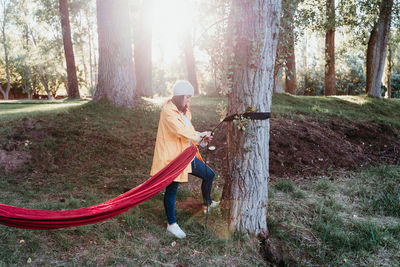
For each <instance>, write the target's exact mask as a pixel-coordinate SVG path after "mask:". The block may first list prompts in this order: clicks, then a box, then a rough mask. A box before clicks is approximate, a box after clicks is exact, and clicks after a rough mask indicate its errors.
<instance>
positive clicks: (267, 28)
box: [223, 0, 281, 234]
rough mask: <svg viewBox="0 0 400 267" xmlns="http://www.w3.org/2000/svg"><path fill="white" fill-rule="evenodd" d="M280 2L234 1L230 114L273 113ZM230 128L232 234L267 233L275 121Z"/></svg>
mask: <svg viewBox="0 0 400 267" xmlns="http://www.w3.org/2000/svg"><path fill="white" fill-rule="evenodd" d="M280 11H281V4H280V1H278V2H276V1H273V0H266V1H265V0H264V1H262V0H241V1H239V0H237V1H232V6H231V14H230V21H229V35H228V41H227V44H229V46H230V47H229V48H228V55H231V57H232V58H231V59H232V62H231V64H232V67H231V69H232V75H231V76H230V79H231V83H232V91H231V93H230V94H229V101H228V113H229V114H234V113H243V112H245V111H246V109H249V108H250V109H254V110H256V111H259V112H268V111H270V108H271V98H272V91H273V86H274V80H273V79H274V64H275V56H276V49H277V44H278V37H279V17H280ZM244 123H245V124H247V125H246V130H244V131H243V130H239V129H238V127H237V124H236V123H233V122H230V123H228V125H227V129H228V133H227V156H228V172H229V173H228V176H227V177H226V181H225V186H224V190H223V204H224V206H226V207H228V211H229V212H228V213H229V214H228V217H229V226H230V229H231V230H237V231H241V232H248V233H250V234H265V233H266V232H267V206H268V178H269V165H268V160H269V128H270V126H269V121H268V120H251V121H247V122H246V121H244Z"/></svg>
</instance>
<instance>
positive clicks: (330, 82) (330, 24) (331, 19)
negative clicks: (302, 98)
mask: <svg viewBox="0 0 400 267" xmlns="http://www.w3.org/2000/svg"><path fill="white" fill-rule="evenodd" d="M326 20H327V27H326V34H325V95H326V96H329V95H335V94H336V73H335V0H327V1H326Z"/></svg>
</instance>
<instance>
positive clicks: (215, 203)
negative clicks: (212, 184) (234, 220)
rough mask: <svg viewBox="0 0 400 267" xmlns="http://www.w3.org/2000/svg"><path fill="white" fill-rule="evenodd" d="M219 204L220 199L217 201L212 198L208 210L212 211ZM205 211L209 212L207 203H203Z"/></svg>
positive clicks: (205, 212)
mask: <svg viewBox="0 0 400 267" xmlns="http://www.w3.org/2000/svg"><path fill="white" fill-rule="evenodd" d="M218 205H219V201H218V202H217V201H214V200H212V201H211V203H210V204H209V205H208V212H210V211H211V209H212V208H215V207H218ZM203 212H204V214H207V206H206V205H203Z"/></svg>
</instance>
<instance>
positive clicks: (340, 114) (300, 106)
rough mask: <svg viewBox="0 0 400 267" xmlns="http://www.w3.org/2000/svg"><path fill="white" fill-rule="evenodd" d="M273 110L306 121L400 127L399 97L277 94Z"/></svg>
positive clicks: (273, 99) (274, 97) (275, 112)
mask: <svg viewBox="0 0 400 267" xmlns="http://www.w3.org/2000/svg"><path fill="white" fill-rule="evenodd" d="M272 101H273V102H272V113H273V114H279V115H285V116H290V117H293V118H295V119H300V120H304V119H306V117H313V118H314V119H327V118H329V117H337V118H342V119H346V120H356V121H372V122H375V123H383V124H387V125H391V126H392V127H394V128H396V129H398V130H400V119H399V118H400V99H374V98H370V97H366V96H332V97H320V96H292V95H287V94H282V95H274V96H273V98H272Z"/></svg>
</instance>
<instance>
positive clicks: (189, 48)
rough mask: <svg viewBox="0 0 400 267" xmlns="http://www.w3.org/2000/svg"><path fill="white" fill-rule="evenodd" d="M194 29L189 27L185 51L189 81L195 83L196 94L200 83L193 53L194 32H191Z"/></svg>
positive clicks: (186, 34) (186, 33)
mask: <svg viewBox="0 0 400 267" xmlns="http://www.w3.org/2000/svg"><path fill="white" fill-rule="evenodd" d="M191 30H192V29H188V30H187V31H186V32H185V36H184V38H185V40H184V52H185V61H186V70H187V77H188V81H189V82H190V83H191V84H192V85H193V88H194V94H195V95H198V94H199V84H198V82H197V73H196V60H195V58H194V53H193V34H192V32H191Z"/></svg>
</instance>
